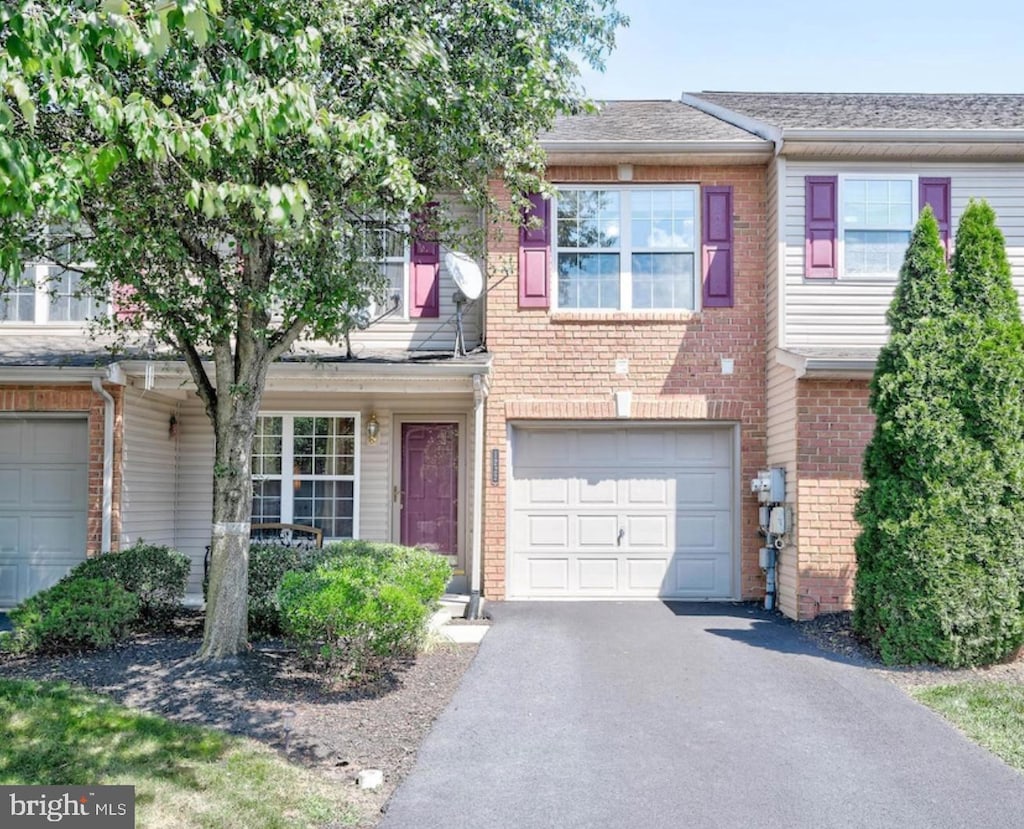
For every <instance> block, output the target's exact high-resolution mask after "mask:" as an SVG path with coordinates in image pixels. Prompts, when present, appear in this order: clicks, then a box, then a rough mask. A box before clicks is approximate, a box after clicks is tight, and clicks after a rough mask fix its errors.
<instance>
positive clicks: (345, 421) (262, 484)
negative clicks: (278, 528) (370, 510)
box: [252, 414, 359, 539]
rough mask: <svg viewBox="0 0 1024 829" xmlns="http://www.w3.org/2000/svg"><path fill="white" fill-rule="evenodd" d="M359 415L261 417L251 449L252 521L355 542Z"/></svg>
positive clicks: (272, 415) (283, 415)
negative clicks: (318, 531) (299, 527)
mask: <svg viewBox="0 0 1024 829" xmlns="http://www.w3.org/2000/svg"><path fill="white" fill-rule="evenodd" d="M357 421H358V415H354V414H352V415H328V414H316V415H287V414H269V415H263V416H261V417H260V418H259V419H258V420H257V423H256V436H255V438H254V440H253V445H252V474H253V498H252V520H253V522H256V523H278V522H283V523H286V524H305V525H309V526H314V527H319V528H320V529H321V530H323V532H324V538H329V539H343V538H355V537H356V533H357V532H358V486H357V481H356V469H357V463H358V458H357V450H358V445H359V442H358V441H357V440H356V435H357V434H358V426H359V424H358V422H357Z"/></svg>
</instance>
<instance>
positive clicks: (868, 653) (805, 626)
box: [797, 612, 1024, 690]
mask: <svg viewBox="0 0 1024 829" xmlns="http://www.w3.org/2000/svg"><path fill="white" fill-rule="evenodd" d="M852 618H853V614H852V613H850V612H845V613H827V614H823V615H821V616H818V617H817V618H816V619H813V620H811V621H809V622H799V623H798V624H797V630H799V631H800V634H801V635H802V636H804V637H805V638H807V639H809V640H810V641H812V642H813V643H814V644H815V645H817V646H818V647H819V648H821V649H822V650H824V651H827V652H829V653H832V654H835V655H837V656H839V657H840V658H842V659H845V660H849V661H851V662H856V663H858V664H861V665H863V666H864V667H867V668H870V669H873V670H877V671H880V672H881V673H883V674H885V675H886V676H887V677H888V678H889V679H891V680H892V681H893V682H895V683H896V684H897V685H899V686H901V687H903V688H906V689H908V690H909V689H912V688H918V687H922V686H926V685H945V684H949V683H955V682H1006V683H1012V684H1019V685H1024V653H1018V654H1016V655H1015V657H1014V658H1012V659H1009V660H1007V661H1006V662H1003V663H1001V664H997V665H990V666H988V667H986V668H959V669H955V670H954V669H951V668H941V667H939V666H937V665H911V666H905V667H904V666H901V667H896V666H890V665H886V664H885V663H884V662H882V660H881V658H879V656H878V654H877V653H875V651H874V650H873V649H872V648H871V647H870V646H869V645H868V644H867V643H866V642H864V641H863V640H861V639H859V638H858V637H857V635H856V634H855V633H854V632H853V627H852V624H851V623H852Z"/></svg>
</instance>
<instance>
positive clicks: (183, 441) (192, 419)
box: [174, 396, 213, 597]
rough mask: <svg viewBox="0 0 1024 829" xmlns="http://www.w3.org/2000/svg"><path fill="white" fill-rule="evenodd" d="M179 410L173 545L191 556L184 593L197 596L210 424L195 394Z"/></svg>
mask: <svg viewBox="0 0 1024 829" xmlns="http://www.w3.org/2000/svg"><path fill="white" fill-rule="evenodd" d="M179 412H180V413H179V415H178V475H177V480H178V485H177V488H176V494H177V498H176V501H175V509H174V513H175V522H174V523H175V542H174V546H175V547H176V548H177V549H178V550H180V551H181V552H183V553H185V554H186V555H187V556H188V557H189V558H191V559H192V572H191V576H190V578H189V588H188V593H189V595H190V596H192V597H196V596H199V597H201V596H202V593H203V558H204V556H205V555H206V548H207V546H208V545H209V544H210V529H211V523H212V521H213V428H212V427H211V426H210V420H209V418H207V416H206V412H205V411H203V407H202V405H201V404H200V402H199V400H198V398H196V397H195V396H192V397H190V399H189V400H188V401H187V402H185V403H182V405H181V408H180V410H179Z"/></svg>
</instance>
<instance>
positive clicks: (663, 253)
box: [554, 186, 699, 310]
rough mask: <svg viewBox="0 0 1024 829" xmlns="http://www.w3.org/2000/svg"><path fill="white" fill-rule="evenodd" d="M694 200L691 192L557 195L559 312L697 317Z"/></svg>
mask: <svg viewBox="0 0 1024 829" xmlns="http://www.w3.org/2000/svg"><path fill="white" fill-rule="evenodd" d="M698 198H699V189H698V188H697V187H696V186H664V187H647V188H644V187H628V188H626V187H622V188H576V187H562V188H559V190H558V193H557V205H556V210H555V237H554V238H555V240H556V241H555V245H556V249H555V268H556V273H557V278H558V307H559V308H562V309H618V310H657V309H684V310H696V308H697V297H698V290H697V272H698V269H697V264H696V258H697V244H698V236H699V234H698V208H697V205H698Z"/></svg>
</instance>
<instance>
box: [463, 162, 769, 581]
mask: <svg viewBox="0 0 1024 829" xmlns="http://www.w3.org/2000/svg"><path fill="white" fill-rule="evenodd" d="M548 178H549V179H550V180H551V181H554V182H578V183H584V182H585V183H608V184H618V183H619V182H618V179H617V168H616V167H615V166H614V165H608V166H584V167H552V168H550V169H549V171H548ZM631 183H632V184H634V185H635V184H643V183H658V184H664V183H687V184H700V185H731V186H732V187H733V214H734V223H733V227H734V280H735V289H734V299H735V303H734V306H733V307H731V308H710V309H705V310H704V311H702V312H700V313H690V312H676V311H670V312H656V313H633V312H623V311H556V312H551V311H549V310H547V309H523V310H520V309H519V307H518V280H517V268H518V233H517V230H516V228H515V227H513V226H511V225H505V226H501V227H499V228H497V229H496V230H495V231H494V232H492V238H491V239H490V241H489V256H488V271H489V274H488V284H489V285H491V286H492V287H491V288H490V290H489V291H488V296H487V344H488V349H489V350H490V352H491V353H492V354H493V355H494V364H493V372H492V378H493V380H492V385H491V389H490V394H489V397H488V400H487V417H486V437H485V440H486V453H487V456H488V457H489V456H490V452H491V450H492V449H497V450H499V453H500V456H501V457H502V458H503V459H504V456H505V451H506V447H507V434H508V423H509V421H510V420H530V419H541V420H549V421H557V420H565V421H567V422H578V421H587V420H594V421H608V422H614V423H615V424H616V425H623V424H625V423H628V422H629V421H625V420H616V419H615V406H614V399H613V393H614V392H615V391H618V390H628V391H631V392H632V394H633V407H632V416H633V419H634V420H657V421H661V422H684V421H688V422H699V421H717V422H723V421H725V422H730V421H731V422H734V423H738V424H739V426H740V470H739V471H740V476H741V480H749V479H750V478H752V477H753V476H754V475H755V473H756V472H757V470H758V468H760V467H763V466H764V464H765V408H764V406H765V403H764V400H765V384H764V368H765V363H764V359H765V358H764V354H765V350H764V349H765V346H764V337H765V313H764V302H765V245H766V236H765V185H764V169H763V168H761V167H757V166H750V167H747V166H734V167H725V166H723V167H692V166H643V165H639V164H638V165H634V171H633V180H632V182H631ZM698 267H699V258H698ZM722 358H730V359H732V360H734V361H735V364H734V373H733V374H731V375H725V374H723V373H722V368H721V360H722ZM617 359H628V360H629V373H628V374H626V375H621V374H616V372H615V361H616V360H617ZM501 469H502V473H501V475H500V476H499V482H498V484H496V485H493V484H491V482H490V479H488V481H487V483H486V486H485V492H484V495H485V503H484V510H485V511H484V538H483V548H484V560H483V586H484V593H485V595H486V596H488V597H489V598H492V599H500V598H503V597H504V595H505V584H506V582H505V580H506V573H505V562H506V538H505V535H506V534H505V527H506V507H507V489H506V487H507V484H508V481H507V480H506V475H505V474H504V470H505V469H507V464H506V462H505V460H503V461H502V464H501ZM744 489H745V488H744ZM740 510H741V515H740V519H741V534H742V538H741V545H740V546H741V568H740V569H741V584H740V586H739V589H740V593H741V594H742V596H744V597H756V596H758V595H761V594H762V593H763V590H764V576H763V574H762V572H761V570H760V568H759V567H758V547H759V546H760V544H759V535H758V532H757V503H756V500H755V499H754V498H753V497H752V496H751V495H750V494H749V493H748V492H744V493H743V498H742V502H741V505H740Z"/></svg>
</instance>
